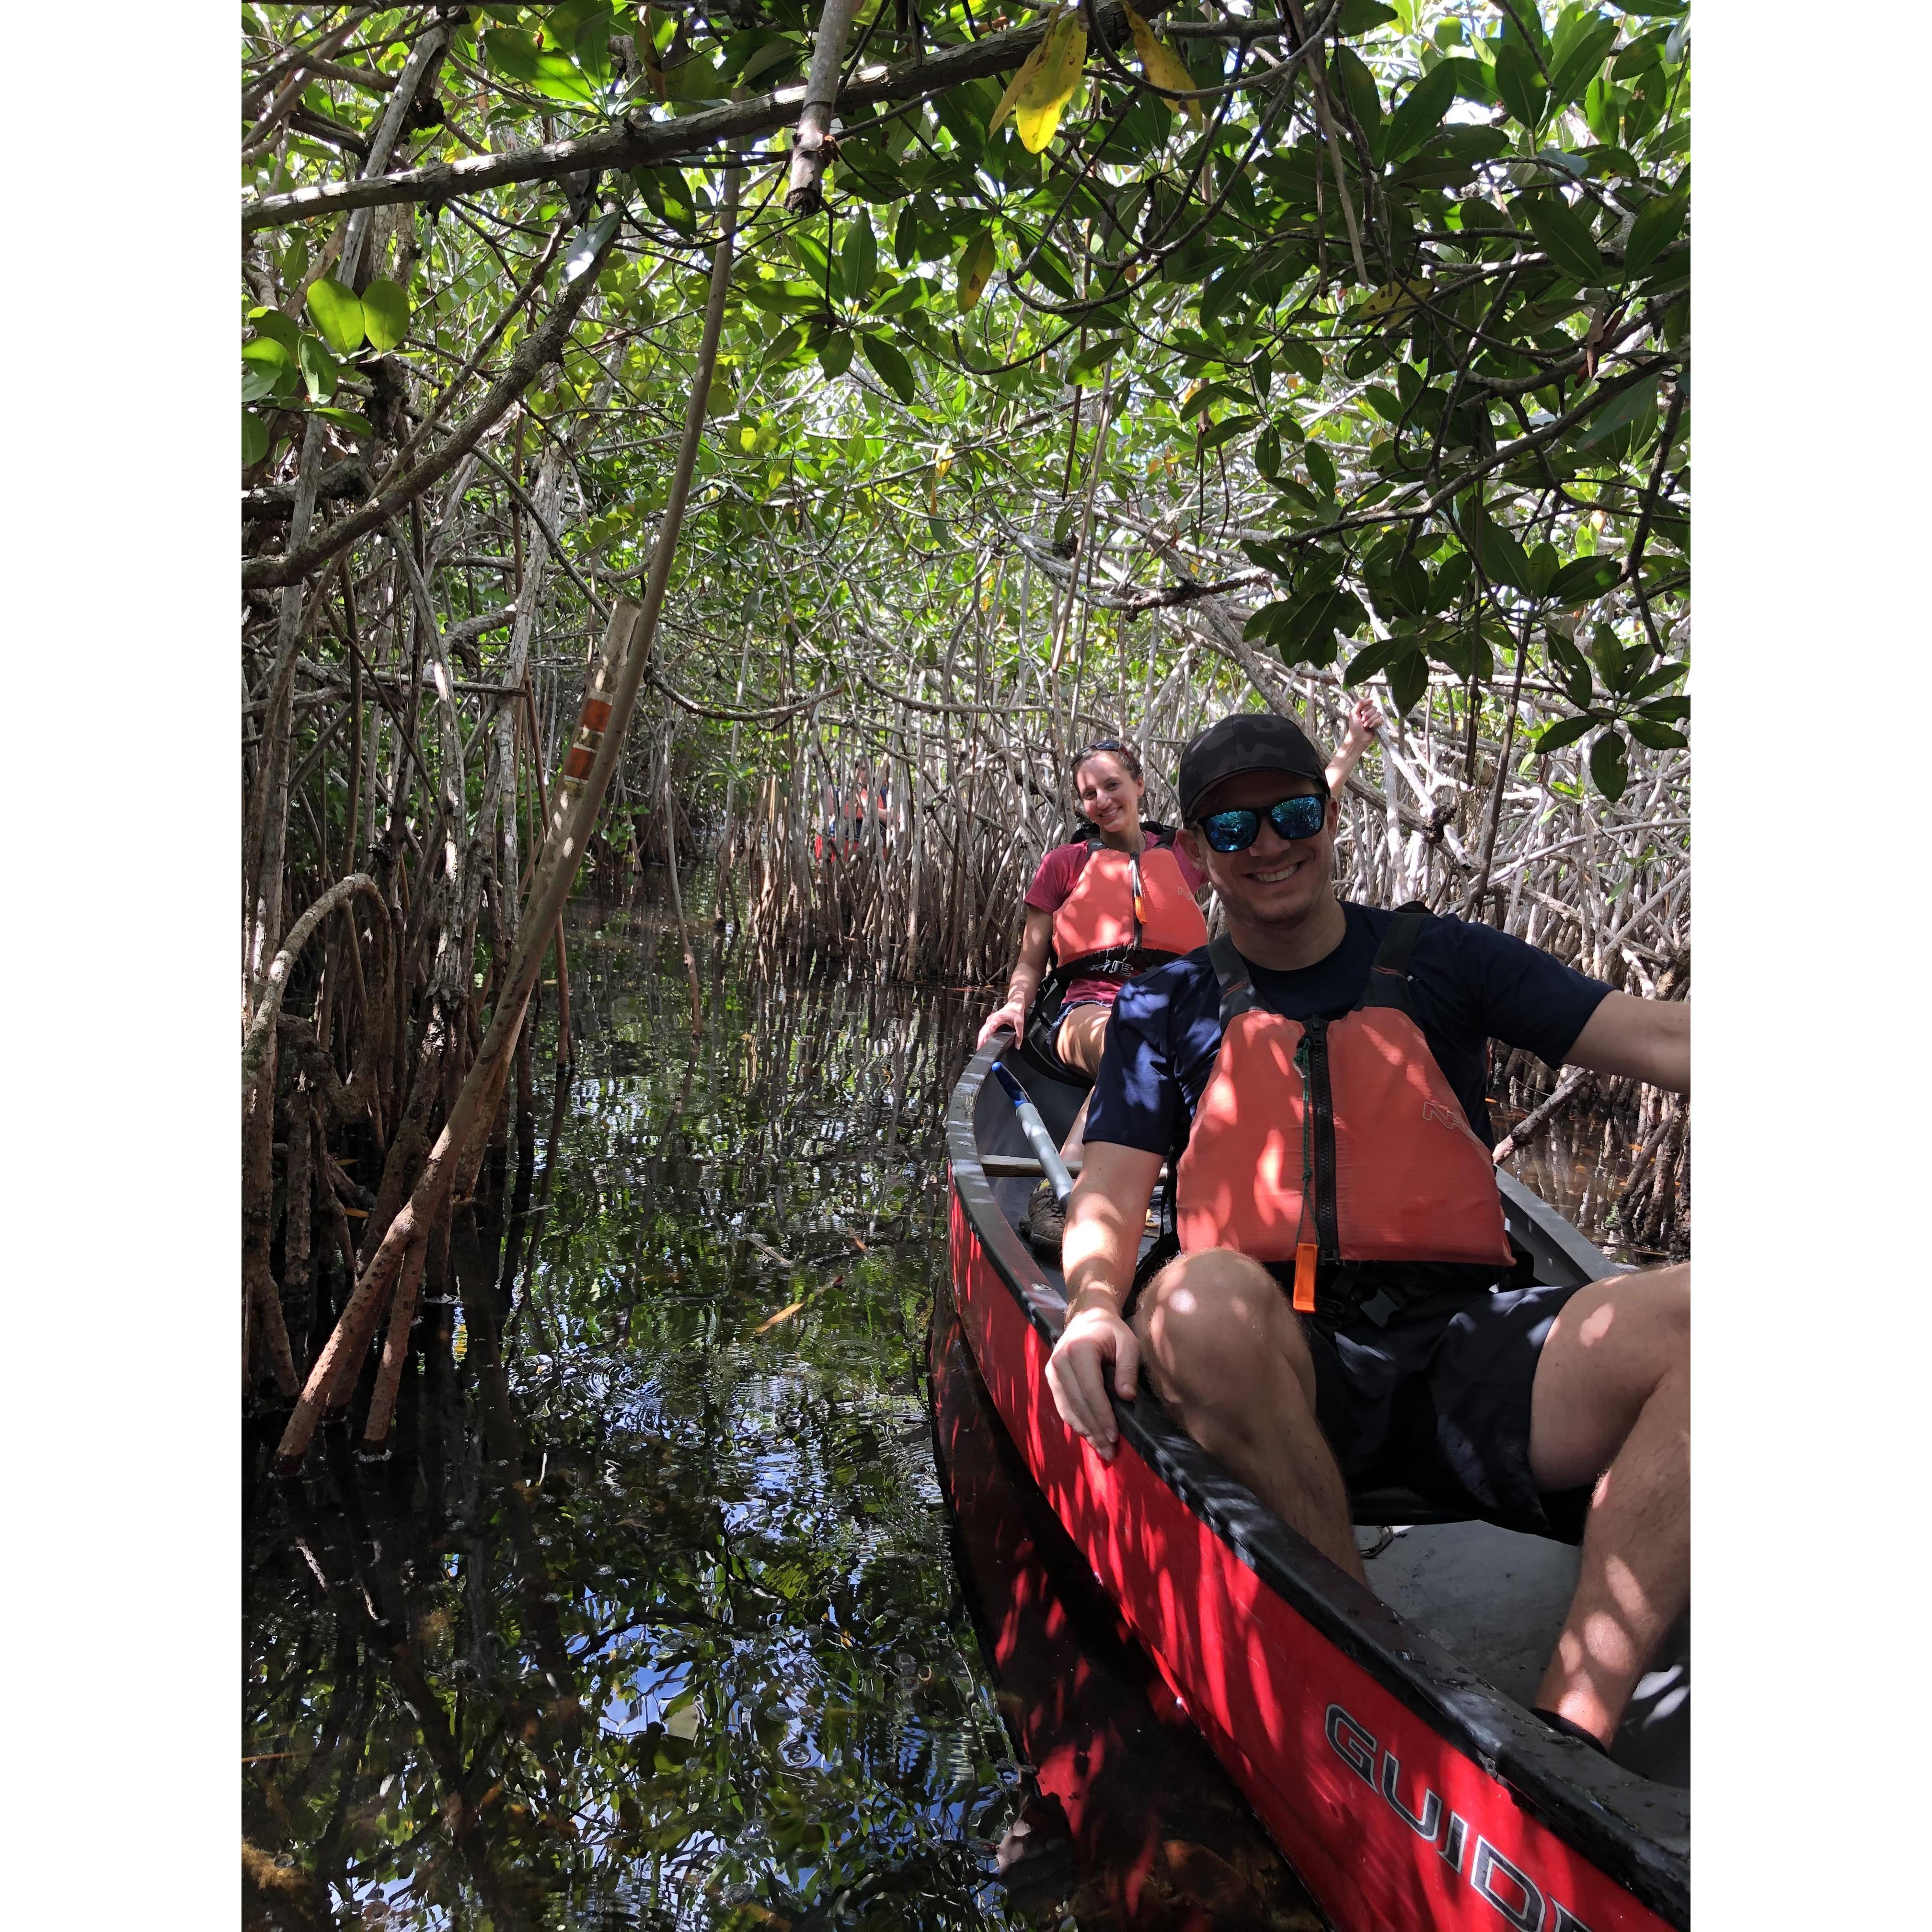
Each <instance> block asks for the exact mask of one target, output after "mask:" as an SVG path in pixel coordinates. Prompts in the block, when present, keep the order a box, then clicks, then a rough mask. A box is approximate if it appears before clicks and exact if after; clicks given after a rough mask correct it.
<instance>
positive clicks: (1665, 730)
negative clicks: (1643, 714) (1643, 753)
mask: <svg viewBox="0 0 1932 1932" xmlns="http://www.w3.org/2000/svg"><path fill="white" fill-rule="evenodd" d="M1624 724H1625V728H1626V729H1627V730H1628V731H1629V733H1630V734H1631V736H1632V737H1633V738H1634V739H1636V740H1637V742H1638V743H1639V744H1640V745H1649V747H1650V748H1651V749H1652V751H1682V749H1683V748H1684V747H1685V745H1688V744H1689V743H1690V742H1691V740H1690V739H1688V738H1687V737H1685V735H1684V733H1682V731H1679V730H1677V729H1676V727H1674V726H1672V725H1669V724H1660V723H1659V722H1658V721H1657V720H1656V719H1655V718H1625V720H1624Z"/></svg>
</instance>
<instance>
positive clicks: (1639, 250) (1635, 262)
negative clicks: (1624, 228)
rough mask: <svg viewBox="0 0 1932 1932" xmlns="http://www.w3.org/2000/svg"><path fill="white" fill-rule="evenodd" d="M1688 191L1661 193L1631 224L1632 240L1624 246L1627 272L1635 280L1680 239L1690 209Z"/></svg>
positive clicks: (1625, 270)
mask: <svg viewBox="0 0 1932 1932" xmlns="http://www.w3.org/2000/svg"><path fill="white" fill-rule="evenodd" d="M1690 204H1691V197H1690V194H1689V192H1688V190H1681V191H1680V192H1679V193H1676V194H1661V195H1659V196H1658V197H1657V199H1655V201H1649V202H1645V204H1644V205H1643V207H1642V208H1640V209H1639V210H1638V211H1637V219H1636V220H1634V221H1633V222H1632V223H1631V232H1630V239H1629V240H1628V241H1627V242H1625V244H1624V273H1625V275H1626V276H1627V277H1628V278H1630V279H1631V281H1636V280H1637V279H1638V278H1640V277H1641V276H1642V275H1643V274H1644V273H1645V272H1646V270H1647V269H1649V267H1650V265H1651V264H1652V263H1653V262H1655V260H1657V258H1658V256H1660V255H1661V254H1663V253H1664V250H1665V249H1667V248H1669V247H1670V245H1671V243H1672V242H1675V241H1676V239H1677V236H1678V234H1679V231H1680V230H1681V229H1682V227H1683V226H1684V215H1685V210H1686V209H1687V208H1688V207H1689V206H1690Z"/></svg>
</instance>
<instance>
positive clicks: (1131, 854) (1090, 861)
mask: <svg viewBox="0 0 1932 1932" xmlns="http://www.w3.org/2000/svg"><path fill="white" fill-rule="evenodd" d="M1382 721H1383V720H1382V713H1381V712H1379V710H1378V709H1376V706H1375V705H1374V703H1373V702H1372V701H1371V700H1369V699H1367V698H1366V697H1364V698H1361V699H1360V700H1358V701H1357V703H1356V705H1355V709H1354V710H1353V712H1351V714H1350V715H1349V729H1348V732H1347V734H1346V736H1344V737H1343V740H1342V744H1341V748H1340V749H1339V750H1338V751H1337V752H1336V754H1335V756H1334V759H1333V760H1331V762H1330V764H1329V766H1328V784H1329V789H1330V790H1331V791H1334V792H1338V793H1339V792H1340V790H1341V788H1342V787H1343V785H1344V784H1346V783H1347V781H1348V778H1349V773H1350V772H1352V771H1353V770H1354V769H1355V765H1356V762H1357V760H1359V759H1360V758H1361V755H1362V753H1363V751H1364V749H1365V748H1367V745H1368V742H1369V740H1370V738H1372V737H1373V736H1374V735H1375V733H1376V732H1377V731H1379V730H1381V729H1382ZM1073 789H1074V793H1075V796H1076V799H1078V800H1079V806H1080V810H1081V812H1082V814H1083V815H1084V817H1085V819H1086V820H1087V822H1088V824H1089V825H1091V826H1092V827H1093V829H1092V831H1091V832H1090V833H1089V834H1088V835H1087V836H1086V837H1085V838H1080V839H1076V840H1074V841H1071V842H1070V843H1069V844H1064V845H1056V846H1055V847H1053V849H1052V850H1051V851H1049V853H1047V854H1046V856H1045V857H1044V858H1043V859H1041V860H1040V868H1039V869H1038V871H1036V872H1035V873H1034V877H1033V883H1032V884H1031V886H1028V888H1027V893H1026V898H1025V907H1026V924H1025V928H1024V929H1023V931H1022V934H1021V938H1020V952H1019V959H1017V960H1016V962H1014V965H1013V972H1012V974H1011V976H1010V977H1009V979H1008V980H1007V997H1006V998H1005V999H1004V1001H1001V1004H999V1005H998V1007H995V1009H994V1010H993V1011H992V1013H989V1014H988V1015H987V1016H986V1023H985V1024H984V1025H983V1026H982V1027H981V1028H980V1037H979V1044H980V1046H985V1045H986V1043H987V1041H988V1040H990V1039H991V1038H992V1037H993V1035H994V1034H995V1033H997V1032H998V1031H999V1030H1000V1029H1001V1028H1002V1027H1005V1028H1010V1029H1011V1030H1012V1031H1013V1037H1014V1038H1015V1039H1016V1040H1018V1039H1019V1038H1020V1037H1022V1036H1023V1035H1024V1034H1025V1031H1026V1028H1027V1022H1028V1016H1029V1015H1030V1014H1031V1013H1032V1010H1033V1007H1034V1001H1035V999H1036V998H1037V997H1038V995H1039V993H1040V986H1041V983H1042V982H1043V980H1046V977H1047V967H1048V962H1049V959H1051V960H1052V967H1053V978H1054V982H1055V986H1056V988H1057V989H1058V991H1059V992H1060V995H1061V998H1060V1002H1059V1007H1058V1012H1057V1013H1052V1014H1049V1015H1048V1016H1044V1017H1046V1020H1047V1027H1046V1033H1047V1042H1048V1043H1049V1046H1050V1047H1051V1049H1052V1052H1053V1053H1054V1054H1055V1055H1057V1056H1058V1058H1060V1059H1061V1061H1064V1063H1065V1064H1066V1065H1067V1066H1068V1067H1071V1068H1073V1070H1075V1071H1076V1073H1079V1074H1082V1075H1083V1076H1085V1077H1086V1078H1087V1079H1088V1080H1091V1079H1093V1077H1094V1074H1095V1073H1097V1071H1098V1070H1099V1068H1100V1055H1101V1054H1102V1052H1103V1050H1104V1049H1105V1048H1106V1043H1107V1021H1108V1018H1109V1015H1110V1014H1111V1013H1112V1011H1113V1007H1114V1002H1115V1000H1116V999H1117V998H1118V997H1119V995H1120V991H1121V987H1122V986H1124V985H1125V984H1126V983H1127V981H1128V980H1130V979H1132V978H1133V977H1134V976H1135V974H1138V973H1145V972H1148V971H1151V969H1152V968H1154V967H1156V966H1158V965H1162V964H1163V963H1164V962H1166V961H1167V960H1169V959H1178V958H1179V957H1180V956H1181V955H1182V954H1183V953H1191V952H1193V950H1194V949H1195V948H1196V947H1197V946H1205V945H1206V944H1207V943H1208V927H1207V923H1206V922H1205V920H1204V919H1202V916H1201V910H1200V907H1199V905H1198V904H1197V903H1196V900H1197V898H1198V896H1199V893H1200V892H1201V889H1202V885H1203V883H1204V881H1203V880H1202V875H1201V874H1200V873H1199V872H1198V871H1196V869H1195V868H1194V865H1193V861H1192V860H1191V859H1189V858H1188V857H1187V856H1186V854H1185V853H1182V852H1181V851H1180V850H1178V848H1177V847H1175V843H1174V833H1173V831H1172V828H1171V827H1169V826H1164V825H1159V824H1154V823H1146V822H1144V821H1143V820H1142V817H1141V800H1142V797H1143V796H1144V795H1145V793H1146V790H1147V784H1146V781H1145V778H1143V776H1142V771H1141V761H1140V759H1139V756H1138V755H1137V754H1136V752H1135V751H1134V749H1133V747H1132V746H1131V745H1127V744H1125V743H1124V742H1122V741H1121V739H1118V738H1101V739H1096V740H1095V741H1094V743H1092V744H1091V745H1087V746H1085V748H1083V749H1082V751H1080V752H1079V754H1077V756H1076V758H1075V760H1074V766H1073ZM1086 1122H1087V1110H1086V1109H1085V1107H1082V1109H1081V1110H1080V1113H1079V1116H1078V1118H1076V1120H1075V1121H1074V1123H1073V1130H1072V1131H1071V1132H1070V1133H1069V1134H1068V1136H1067V1141H1066V1144H1065V1145H1064V1147H1063V1148H1061V1153H1062V1154H1063V1155H1064V1156H1065V1157H1066V1158H1067V1160H1073V1159H1074V1158H1075V1157H1077V1156H1078V1154H1079V1151H1080V1148H1081V1142H1082V1133H1083V1130H1085V1126H1086ZM1062 1218H1063V1217H1062V1216H1061V1210H1060V1206H1059V1204H1058V1202H1056V1201H1055V1199H1054V1198H1053V1190H1052V1187H1049V1185H1048V1184H1046V1182H1045V1181H1043V1182H1042V1183H1041V1184H1040V1186H1039V1187H1037V1189H1035V1190H1034V1197H1033V1200H1032V1202H1031V1204H1030V1205H1029V1207H1028V1231H1029V1232H1031V1235H1033V1237H1034V1240H1035V1241H1038V1242H1039V1243H1040V1244H1041V1245H1042V1246H1043V1247H1057V1246H1058V1244H1059V1240H1060V1230H1061V1223H1062Z"/></svg>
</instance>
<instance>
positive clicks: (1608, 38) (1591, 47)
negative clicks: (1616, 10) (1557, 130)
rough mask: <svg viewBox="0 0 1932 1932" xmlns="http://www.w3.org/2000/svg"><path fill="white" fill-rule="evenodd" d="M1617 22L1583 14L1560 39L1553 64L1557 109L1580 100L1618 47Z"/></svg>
mask: <svg viewBox="0 0 1932 1932" xmlns="http://www.w3.org/2000/svg"><path fill="white" fill-rule="evenodd" d="M1616 37H1617V23H1616V22H1615V21H1614V20H1605V19H1604V17H1603V16H1602V15H1601V14H1595V15H1592V14H1590V13H1585V14H1583V16H1582V17H1580V19H1579V20H1577V21H1575V22H1574V23H1572V25H1571V26H1570V27H1569V28H1568V29H1566V31H1564V32H1563V33H1562V34H1559V35H1558V36H1557V40H1556V52H1555V53H1554V55H1553V56H1552V58H1551V60H1550V100H1551V101H1552V102H1553V104H1555V105H1556V106H1557V107H1565V106H1567V105H1568V104H1569V103H1570V102H1571V101H1580V100H1582V99H1583V94H1584V91H1585V89H1587V88H1588V87H1589V85H1590V83H1591V82H1592V81H1593V80H1595V79H1596V77H1597V71H1598V68H1601V66H1602V65H1603V64H1604V62H1605V60H1607V58H1609V56H1610V49H1611V48H1612V47H1613V46H1615V45H1616Z"/></svg>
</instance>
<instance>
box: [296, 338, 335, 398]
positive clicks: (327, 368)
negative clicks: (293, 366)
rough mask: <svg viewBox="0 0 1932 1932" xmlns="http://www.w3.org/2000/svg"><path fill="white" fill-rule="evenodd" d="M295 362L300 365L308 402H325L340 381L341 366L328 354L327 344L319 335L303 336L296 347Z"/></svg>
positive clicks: (333, 393)
mask: <svg viewBox="0 0 1932 1932" xmlns="http://www.w3.org/2000/svg"><path fill="white" fill-rule="evenodd" d="M296 361H297V362H299V363H300V364H301V365H302V383H303V386H305V388H306V389H308V398H309V401H311V402H312V403H326V402H327V401H329V398H330V397H331V396H332V395H335V386H336V384H337V383H339V382H340V381H341V380H342V365H341V364H340V363H339V362H337V361H336V359H335V357H334V356H332V355H331V354H330V353H329V344H327V343H326V342H325V341H323V339H322V338H321V337H320V336H319V335H305V336H304V337H303V338H302V340H301V341H300V342H299V343H298V344H296Z"/></svg>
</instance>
